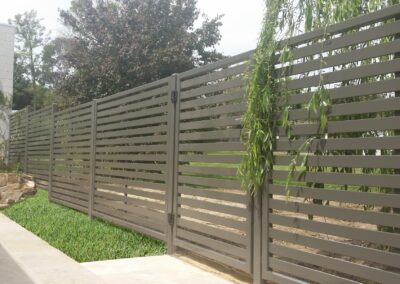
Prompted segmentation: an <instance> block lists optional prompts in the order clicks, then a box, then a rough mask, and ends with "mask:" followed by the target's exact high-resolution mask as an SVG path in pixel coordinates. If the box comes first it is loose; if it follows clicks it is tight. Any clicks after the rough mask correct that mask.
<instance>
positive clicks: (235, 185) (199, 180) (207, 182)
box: [178, 175, 241, 189]
mask: <svg viewBox="0 0 400 284" xmlns="http://www.w3.org/2000/svg"><path fill="white" fill-rule="evenodd" d="M178 182H179V183H185V184H193V185H201V186H206V187H215V188H227V189H240V188H241V183H240V181H239V180H228V179H218V178H207V177H191V176H182V175H179V177H178Z"/></svg>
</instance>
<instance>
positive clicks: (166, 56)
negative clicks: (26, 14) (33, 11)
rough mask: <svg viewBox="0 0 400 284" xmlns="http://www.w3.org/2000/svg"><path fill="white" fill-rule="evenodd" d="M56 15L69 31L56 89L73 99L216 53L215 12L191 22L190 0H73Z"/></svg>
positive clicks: (106, 91)
mask: <svg viewBox="0 0 400 284" xmlns="http://www.w3.org/2000/svg"><path fill="white" fill-rule="evenodd" d="M60 15H61V20H62V22H63V23H64V25H65V26H66V27H67V28H68V29H69V31H70V34H71V37H70V38H69V40H68V47H66V48H64V49H63V53H62V57H63V59H62V60H63V62H64V70H67V71H68V74H65V79H64V80H62V82H61V84H59V85H58V86H57V92H58V93H61V94H63V95H65V96H69V97H70V98H71V97H72V98H74V100H75V102H77V103H78V102H79V103H81V102H86V101H90V100H91V99H93V98H96V97H102V96H107V95H110V94H113V93H115V92H118V91H121V90H126V89H129V88H132V87H135V86H138V85H140V84H144V83H147V82H151V81H154V80H157V79H160V78H163V77H166V76H169V75H171V74H172V73H176V72H182V71H184V70H188V69H190V68H193V67H195V66H199V65H203V64H208V63H210V62H213V61H216V60H218V59H221V58H222V55H221V54H220V53H218V52H217V51H216V49H215V46H216V45H217V44H218V42H219V41H220V39H221V35H220V32H219V28H220V26H221V22H220V18H221V17H220V16H218V17H216V18H214V19H207V18H205V19H204V21H203V24H202V25H201V27H199V28H195V27H194V23H195V21H196V20H197V19H198V17H199V10H198V9H197V8H196V0H146V1H144V0H110V1H103V0H98V1H93V0H75V1H72V4H71V8H70V9H69V10H68V11H61V14H60ZM64 43H67V41H64Z"/></svg>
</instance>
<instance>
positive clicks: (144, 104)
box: [97, 96, 169, 118]
mask: <svg viewBox="0 0 400 284" xmlns="http://www.w3.org/2000/svg"><path fill="white" fill-rule="evenodd" d="M168 101H169V97H168V96H162V97H157V98H155V97H148V99H147V100H142V101H136V102H135V103H130V104H121V105H118V106H117V107H116V108H111V109H107V110H102V111H98V112H97V115H98V118H100V117H105V116H115V115H120V114H121V113H126V112H131V113H134V112H135V111H138V110H142V109H143V108H148V107H152V106H158V105H161V104H165V103H167V102H168Z"/></svg>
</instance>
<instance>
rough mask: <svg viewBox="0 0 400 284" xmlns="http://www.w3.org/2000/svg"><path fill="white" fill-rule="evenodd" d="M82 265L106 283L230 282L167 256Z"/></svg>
mask: <svg viewBox="0 0 400 284" xmlns="http://www.w3.org/2000/svg"><path fill="white" fill-rule="evenodd" d="M82 265H83V266H84V267H86V268H87V269H88V270H89V271H91V272H93V273H94V274H96V275H97V276H99V277H101V279H102V280H103V281H104V282H106V283H107V284H108V283H109V284H115V283H118V284H128V283H143V284H145V283H146V284H147V283H149V284H150V283H157V284H173V283H184V284H187V283H190V284H206V283H213V284H231V283H232V282H230V281H228V280H225V279H223V278H220V277H218V276H216V275H214V274H212V273H210V272H206V271H204V270H201V269H199V268H197V267H194V266H192V265H190V264H188V263H186V262H184V261H182V260H180V259H177V258H175V257H172V256H168V255H163V256H149V257H140V258H130V259H118V260H109V261H100V262H89V263H83V264H82Z"/></svg>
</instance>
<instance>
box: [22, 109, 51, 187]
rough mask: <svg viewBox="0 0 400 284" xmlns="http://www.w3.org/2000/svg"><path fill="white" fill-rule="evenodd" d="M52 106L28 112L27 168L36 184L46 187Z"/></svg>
mask: <svg viewBox="0 0 400 284" xmlns="http://www.w3.org/2000/svg"><path fill="white" fill-rule="evenodd" d="M51 110H52V107H51V106H50V107H46V108H44V109H41V110H37V111H34V112H29V113H28V130H27V135H28V137H27V147H26V150H27V152H26V154H27V164H26V166H27V168H26V169H25V172H26V173H28V174H30V175H32V176H33V177H34V178H35V181H36V183H37V185H38V186H40V187H41V188H47V186H48V180H49V172H48V171H49V156H50V118H51Z"/></svg>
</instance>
